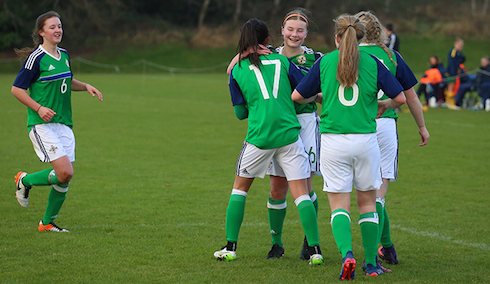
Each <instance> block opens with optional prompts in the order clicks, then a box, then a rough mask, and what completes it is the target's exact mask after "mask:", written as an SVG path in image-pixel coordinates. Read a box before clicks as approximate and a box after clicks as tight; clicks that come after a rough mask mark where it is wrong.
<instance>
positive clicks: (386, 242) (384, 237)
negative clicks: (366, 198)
mask: <svg viewBox="0 0 490 284" xmlns="http://www.w3.org/2000/svg"><path fill="white" fill-rule="evenodd" d="M383 217H384V222H383V228H382V230H383V233H382V234H381V239H380V242H381V245H382V246H383V247H385V248H389V247H391V246H392V245H393V242H392V240H391V233H390V218H388V211H386V206H385V207H384V211H383ZM380 229H381V227H380Z"/></svg>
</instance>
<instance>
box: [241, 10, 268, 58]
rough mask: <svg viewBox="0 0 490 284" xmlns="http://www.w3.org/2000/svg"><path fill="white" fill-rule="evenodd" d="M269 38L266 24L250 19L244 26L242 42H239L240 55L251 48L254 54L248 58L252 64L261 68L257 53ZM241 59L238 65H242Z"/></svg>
mask: <svg viewBox="0 0 490 284" xmlns="http://www.w3.org/2000/svg"><path fill="white" fill-rule="evenodd" d="M267 37H269V30H268V29H267V26H266V24H264V23H263V22H262V21H261V20H258V19H250V20H248V21H247V22H246V23H245V24H243V27H242V30H241V33H240V40H239V41H238V53H242V52H244V51H246V50H247V49H248V48H249V47H252V48H253V49H254V52H253V53H250V54H249V55H248V56H247V57H248V59H249V60H250V62H251V63H252V64H253V65H255V66H257V67H260V58H259V57H260V55H259V54H258V53H257V48H258V46H259V44H263V43H264V42H265V40H266V39H267ZM240 61H241V58H240V59H239V61H238V63H239V64H240Z"/></svg>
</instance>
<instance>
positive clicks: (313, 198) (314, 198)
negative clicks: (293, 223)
mask: <svg viewBox="0 0 490 284" xmlns="http://www.w3.org/2000/svg"><path fill="white" fill-rule="evenodd" d="M310 199H311V202H313V206H314V207H315V211H316V216H317V217H318V198H317V196H316V193H315V191H314V190H312V191H311V193H310Z"/></svg>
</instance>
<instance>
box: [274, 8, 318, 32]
mask: <svg viewBox="0 0 490 284" xmlns="http://www.w3.org/2000/svg"><path fill="white" fill-rule="evenodd" d="M310 17H311V13H310V11H308V10H306V9H303V8H294V9H293V10H291V11H289V12H287V14H286V15H285V16H284V18H283V19H282V24H281V27H284V25H285V24H286V22H287V21H289V20H301V21H303V22H305V23H306V29H307V30H308V29H310V21H311V20H310Z"/></svg>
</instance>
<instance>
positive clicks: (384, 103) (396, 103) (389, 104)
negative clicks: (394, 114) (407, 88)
mask: <svg viewBox="0 0 490 284" xmlns="http://www.w3.org/2000/svg"><path fill="white" fill-rule="evenodd" d="M405 100H406V98H405V95H404V94H403V92H400V93H399V94H398V95H397V96H396V97H394V98H393V99H386V100H379V101H378V115H377V116H376V118H380V117H381V115H383V113H384V112H385V111H386V110H387V109H389V108H397V107H400V106H401V105H402V104H404V103H405Z"/></svg>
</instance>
